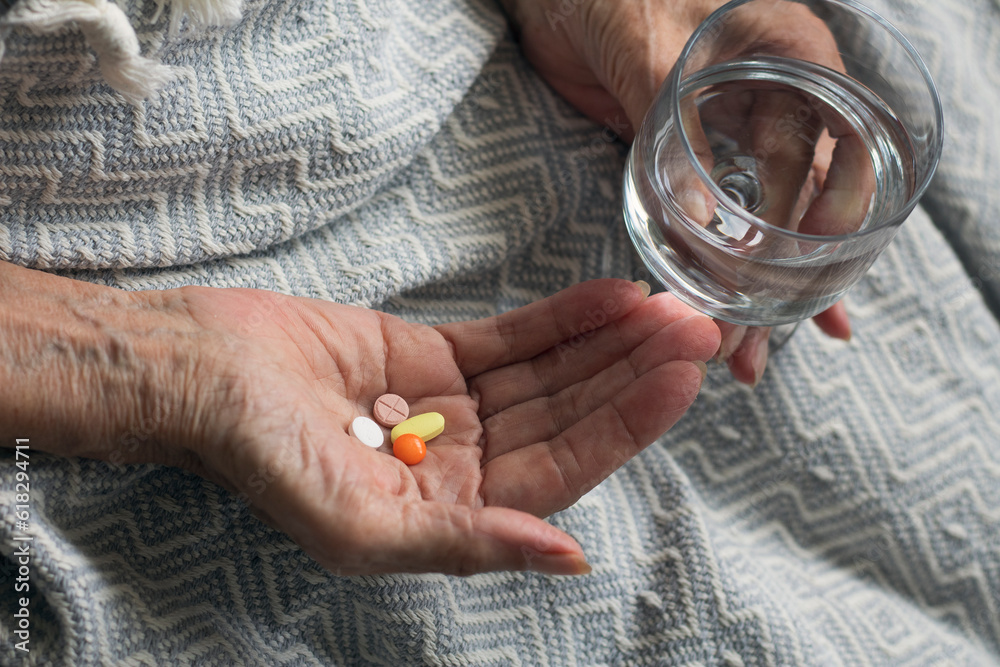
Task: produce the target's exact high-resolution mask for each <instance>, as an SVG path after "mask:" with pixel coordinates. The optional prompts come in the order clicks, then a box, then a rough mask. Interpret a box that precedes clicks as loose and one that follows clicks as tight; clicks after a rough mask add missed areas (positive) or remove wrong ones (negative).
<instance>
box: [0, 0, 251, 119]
mask: <svg viewBox="0 0 1000 667" xmlns="http://www.w3.org/2000/svg"><path fill="white" fill-rule="evenodd" d="M185 14H187V15H188V16H190V18H191V19H192V21H194V22H197V23H200V24H202V25H206V26H207V25H224V24H228V23H231V22H234V21H236V20H238V19H239V18H240V0H174V2H173V3H172V6H171V17H170V23H171V32H172V33H175V32H176V31H177V29H178V28H179V26H180V23H181V20H182V19H183V17H184V15H185ZM70 21H75V22H76V24H77V26H79V28H80V31H81V32H82V33H83V36H84V38H85V39H86V40H87V43H88V44H89V45H90V47H91V48H92V49H94V51H95V52H96V53H97V62H98V65H99V66H100V68H101V74H103V75H104V79H105V81H107V82H108V85H110V86H111V87H112V88H114V89H115V90H117V91H118V92H119V93H121V94H122V95H123V96H124V97H125V98H126V99H127V100H128V101H130V102H132V103H134V104H138V103H140V102H142V100H144V99H145V98H147V97H149V96H150V95H152V94H153V93H155V92H156V91H157V90H159V89H160V88H162V87H163V86H164V84H166V83H167V82H168V81H170V79H171V78H172V77H171V74H170V68H169V67H166V66H165V65H162V64H160V63H158V62H156V61H155V60H151V59H149V58H145V57H143V56H142V55H141V54H140V53H139V39H138V38H137V37H136V35H135V30H134V29H133V28H132V25H131V24H130V23H129V21H128V17H127V16H126V15H125V13H124V12H123V11H122V10H121V9H120V8H119V7H118V6H117V5H115V4H113V3H110V2H108V1H107V0H21V1H20V2H18V3H17V4H16V5H14V7H13V8H12V9H11V10H10V11H9V12H8V13H7V15H6V16H5V17H4V18H3V23H4V24H5V26H4V27H5V28H6V27H18V26H20V27H24V28H28V29H29V30H32V31H34V32H37V33H51V32H55V31H57V30H59V29H60V28H62V27H63V26H65V25H66V24H67V23H69V22H70ZM3 51H4V48H3V42H2V41H0V57H2V56H3Z"/></svg>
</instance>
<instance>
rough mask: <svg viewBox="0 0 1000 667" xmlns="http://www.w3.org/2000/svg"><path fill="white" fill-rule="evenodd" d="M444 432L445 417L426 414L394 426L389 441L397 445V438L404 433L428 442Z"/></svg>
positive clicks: (439, 414)
mask: <svg viewBox="0 0 1000 667" xmlns="http://www.w3.org/2000/svg"><path fill="white" fill-rule="evenodd" d="M442 431H444V417H443V416H441V413H439V412H425V413H424V414H422V415H417V416H416V417H410V418H409V419H407V420H406V421H402V422H399V423H398V424H396V425H395V426H393V427H392V432H391V433H390V434H389V439H390V440H392V442H393V443H395V442H396V438H398V437H399V436H401V435H403V434H404V433H412V434H414V435H419V436H420V439H421V440H423V441H424V442H427V441H428V440H430V439H431V438H436V437H437V436H439V435H441V432H442Z"/></svg>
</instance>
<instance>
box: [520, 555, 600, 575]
mask: <svg viewBox="0 0 1000 667" xmlns="http://www.w3.org/2000/svg"><path fill="white" fill-rule="evenodd" d="M528 569H529V570H531V571H532V572H541V573H542V574H558V575H574V576H575V575H580V574H590V572H591V570H592V569H593V568H591V567H590V563H588V562H587V561H586V559H585V558H584V557H583V556H578V555H576V554H536V555H534V556H533V557H532V558H530V559H529V560H528Z"/></svg>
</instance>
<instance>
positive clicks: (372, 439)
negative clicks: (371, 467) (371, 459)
mask: <svg viewBox="0 0 1000 667" xmlns="http://www.w3.org/2000/svg"><path fill="white" fill-rule="evenodd" d="M347 431H348V433H350V434H351V435H353V436H354V437H355V438H357V439H358V440H360V441H361V442H363V443H364V444H366V445H368V446H369V447H371V448H372V449H378V448H379V447H381V446H382V445H383V444H385V434H384V433H382V429H381V428H380V427H379V425H378V424H376V423H375V422H373V421H372V420H371V419H368V417H355V418H354V421H352V422H351V426H350V428H348V429H347Z"/></svg>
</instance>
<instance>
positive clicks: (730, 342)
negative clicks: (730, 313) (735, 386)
mask: <svg viewBox="0 0 1000 667" xmlns="http://www.w3.org/2000/svg"><path fill="white" fill-rule="evenodd" d="M746 333H747V328H746V326H744V325H742V324H740V325H738V326H735V327H733V330H732V331H730V332H729V333H728V334H727V335H726V336H724V337H723V339H722V343H721V344H720V345H719V353H718V354H716V355H715V360H716V361H718V362H719V363H720V364H724V363H726V362H727V361H728V360H729V357H731V356H732V355H733V352H735V351H736V350H737V348H739V346H740V344H741V343H742V342H743V336H745V335H746Z"/></svg>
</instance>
